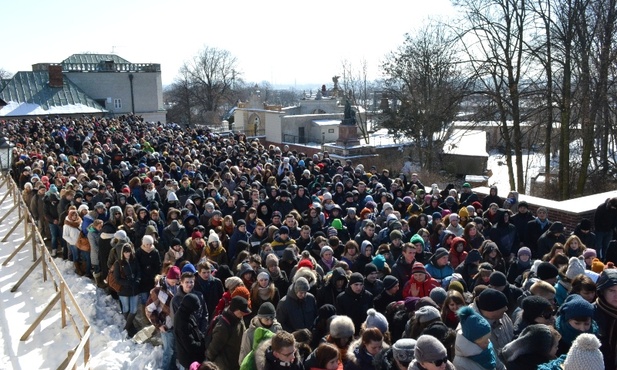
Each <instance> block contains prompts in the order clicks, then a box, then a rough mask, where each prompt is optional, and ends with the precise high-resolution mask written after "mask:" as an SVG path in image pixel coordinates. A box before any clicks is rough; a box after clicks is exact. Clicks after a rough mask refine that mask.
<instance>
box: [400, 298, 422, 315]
mask: <svg viewBox="0 0 617 370" xmlns="http://www.w3.org/2000/svg"><path fill="white" fill-rule="evenodd" d="M419 300H420V298H418V297H407V298H405V300H404V301H403V305H404V306H405V309H406V310H407V311H408V312H414V311H415V310H416V303H418V301H419Z"/></svg>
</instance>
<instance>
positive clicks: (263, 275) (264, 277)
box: [257, 271, 270, 281]
mask: <svg viewBox="0 0 617 370" xmlns="http://www.w3.org/2000/svg"><path fill="white" fill-rule="evenodd" d="M259 280H268V281H270V275H269V274H268V273H267V272H265V271H262V272H260V273H259V274H258V275H257V281H259Z"/></svg>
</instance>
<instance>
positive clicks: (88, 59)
mask: <svg viewBox="0 0 617 370" xmlns="http://www.w3.org/2000/svg"><path fill="white" fill-rule="evenodd" d="M106 61H112V62H114V63H131V62H129V61H128V60H126V59H124V58H121V57H119V56H117V55H115V54H73V55H71V56H70V57H68V58H66V59H65V60H63V61H62V64H68V63H100V62H106Z"/></svg>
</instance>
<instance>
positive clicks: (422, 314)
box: [415, 306, 441, 323]
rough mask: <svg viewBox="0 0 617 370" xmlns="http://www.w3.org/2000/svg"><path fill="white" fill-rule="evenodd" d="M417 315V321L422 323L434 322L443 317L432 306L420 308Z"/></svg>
mask: <svg viewBox="0 0 617 370" xmlns="http://www.w3.org/2000/svg"><path fill="white" fill-rule="evenodd" d="M415 315H416V319H417V320H418V322H420V323H425V322H429V321H433V320H436V319H439V318H440V317H441V315H440V314H439V310H438V309H436V308H435V307H432V306H424V307H420V308H419V309H417V310H416V314H415Z"/></svg>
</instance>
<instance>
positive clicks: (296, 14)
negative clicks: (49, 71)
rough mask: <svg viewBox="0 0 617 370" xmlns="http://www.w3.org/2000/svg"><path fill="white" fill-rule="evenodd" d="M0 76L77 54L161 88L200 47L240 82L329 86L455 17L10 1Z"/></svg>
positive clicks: (438, 2)
mask: <svg viewBox="0 0 617 370" xmlns="http://www.w3.org/2000/svg"><path fill="white" fill-rule="evenodd" d="M0 11H1V12H2V14H3V20H2V26H3V27H2V28H3V31H4V32H3V36H2V41H0V45H1V46H0V50H1V51H0V68H3V69H5V70H7V71H9V72H12V73H15V72H17V71H23V70H31V65H32V64H34V63H40V62H60V61H62V60H63V59H64V58H66V57H68V56H69V55H71V54H74V53H82V52H95V53H110V52H112V50H113V51H115V53H116V54H118V55H119V56H121V57H123V58H125V59H128V60H129V61H131V62H134V63H160V64H161V65H162V66H161V68H162V78H163V84H164V85H167V84H169V83H171V82H172V81H173V79H174V78H175V76H176V75H177V72H178V69H179V68H180V66H181V65H182V64H183V62H184V61H186V60H188V59H191V58H192V57H193V56H194V55H196V54H197V52H198V51H199V50H200V49H201V48H202V47H203V46H204V45H208V46H213V47H217V48H222V49H227V50H229V51H230V52H231V53H232V54H233V55H234V56H236V57H237V58H238V65H239V69H240V71H241V72H242V75H243V78H244V79H245V80H247V81H252V82H261V81H269V82H271V83H273V84H276V85H290V86H293V85H294V84H297V85H306V84H316V85H317V84H323V83H325V84H330V83H331V77H332V76H334V75H335V74H341V70H342V68H341V64H342V61H343V60H349V61H351V62H352V64H353V65H359V61H360V60H362V59H366V61H367V64H368V67H369V68H368V70H369V77H370V78H376V77H378V76H379V65H380V61H381V60H383V57H384V56H385V55H386V54H387V53H388V52H389V51H392V50H394V49H396V47H397V46H399V45H401V44H402V42H403V36H404V34H405V33H406V32H411V31H413V30H414V29H415V28H419V27H420V26H421V25H422V24H423V22H429V21H431V19H444V17H447V16H448V15H451V14H452V13H453V10H452V7H451V5H450V1H449V0H431V1H425V0H400V1H393V0H384V1H380V2H377V1H365V0H360V1H347V0H338V1H337V0H330V1H326V0H312V1H311V0H306V1H302V2H298V1H275V0H264V1H247V0H236V1H204V0H202V1H192V0H187V1H182V0H181V1H158V0H149V1H146V0H125V1H117V0H107V1H96V2H94V1H91V0H81V1H77V0H64V1H63V0H58V1H56V0H53V1H50V0H38V1H33V0H25V1H24V0H19V1H16V0H11V1H4V2H3V4H2V5H1V6H0Z"/></svg>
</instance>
